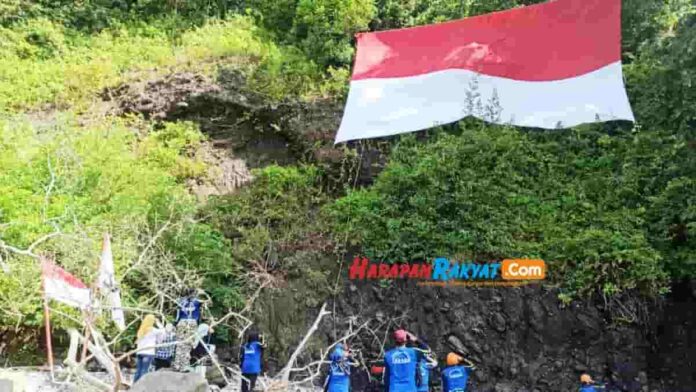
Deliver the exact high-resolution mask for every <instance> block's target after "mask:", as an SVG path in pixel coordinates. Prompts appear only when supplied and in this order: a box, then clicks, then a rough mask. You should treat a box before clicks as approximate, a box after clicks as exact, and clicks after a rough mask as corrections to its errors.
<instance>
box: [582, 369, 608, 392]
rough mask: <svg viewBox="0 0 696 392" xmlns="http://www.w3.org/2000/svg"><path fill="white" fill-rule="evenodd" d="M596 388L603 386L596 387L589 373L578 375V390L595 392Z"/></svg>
mask: <svg viewBox="0 0 696 392" xmlns="http://www.w3.org/2000/svg"><path fill="white" fill-rule="evenodd" d="M597 389H604V387H597V386H596V385H595V382H594V380H593V379H592V377H590V375H589V374H587V373H585V374H582V375H580V392H597Z"/></svg>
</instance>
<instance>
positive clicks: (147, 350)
mask: <svg viewBox="0 0 696 392" xmlns="http://www.w3.org/2000/svg"><path fill="white" fill-rule="evenodd" d="M156 322H157V319H156V318H155V316H154V315H152V314H148V315H146V316H145V318H143V321H142V322H141V323H140V328H138V332H137V334H136V337H137V340H136V343H137V345H138V347H137V351H136V356H135V376H134V377H133V383H136V382H137V381H138V380H140V378H141V377H142V376H144V375H145V374H147V373H148V372H149V371H150V367H151V366H152V362H153V361H154V359H155V346H156V345H157V339H158V337H159V336H160V335H161V334H163V333H164V330H163V329H160V328H156V327H155V323H156Z"/></svg>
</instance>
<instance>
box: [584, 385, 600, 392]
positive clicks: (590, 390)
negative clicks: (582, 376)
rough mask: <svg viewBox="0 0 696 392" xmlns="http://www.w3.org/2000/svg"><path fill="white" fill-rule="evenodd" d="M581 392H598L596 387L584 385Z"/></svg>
mask: <svg viewBox="0 0 696 392" xmlns="http://www.w3.org/2000/svg"><path fill="white" fill-rule="evenodd" d="M580 392H597V389H596V388H595V387H594V385H583V386H581V387H580Z"/></svg>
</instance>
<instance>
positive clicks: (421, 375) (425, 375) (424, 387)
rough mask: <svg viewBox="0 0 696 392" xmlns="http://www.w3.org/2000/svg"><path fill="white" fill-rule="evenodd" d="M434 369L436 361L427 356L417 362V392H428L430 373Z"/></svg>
mask: <svg viewBox="0 0 696 392" xmlns="http://www.w3.org/2000/svg"><path fill="white" fill-rule="evenodd" d="M436 367H437V360H435V359H434V358H432V357H431V356H430V355H427V354H426V355H424V356H423V359H421V360H420V362H418V383H417V384H418V392H428V391H430V371H431V370H432V369H435V368H436Z"/></svg>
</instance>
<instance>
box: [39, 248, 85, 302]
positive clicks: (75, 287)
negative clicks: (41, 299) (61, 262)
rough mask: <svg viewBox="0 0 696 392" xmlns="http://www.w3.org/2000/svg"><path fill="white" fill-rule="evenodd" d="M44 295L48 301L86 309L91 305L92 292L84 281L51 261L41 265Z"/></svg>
mask: <svg viewBox="0 0 696 392" xmlns="http://www.w3.org/2000/svg"><path fill="white" fill-rule="evenodd" d="M41 264H42V265H41V269H42V278H43V288H44V295H45V296H46V298H48V299H53V300H56V301H58V302H62V303H64V304H66V305H70V306H74V307H76V308H81V309H85V308H87V307H89V305H90V290H89V289H88V288H87V286H85V284H84V283H82V281H80V280H79V279H77V278H76V277H74V276H72V275H71V274H70V273H68V272H67V271H65V270H64V269H62V268H60V267H59V266H57V265H55V264H54V263H53V262H51V261H49V260H45V259H44V260H43V261H42V263H41Z"/></svg>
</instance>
